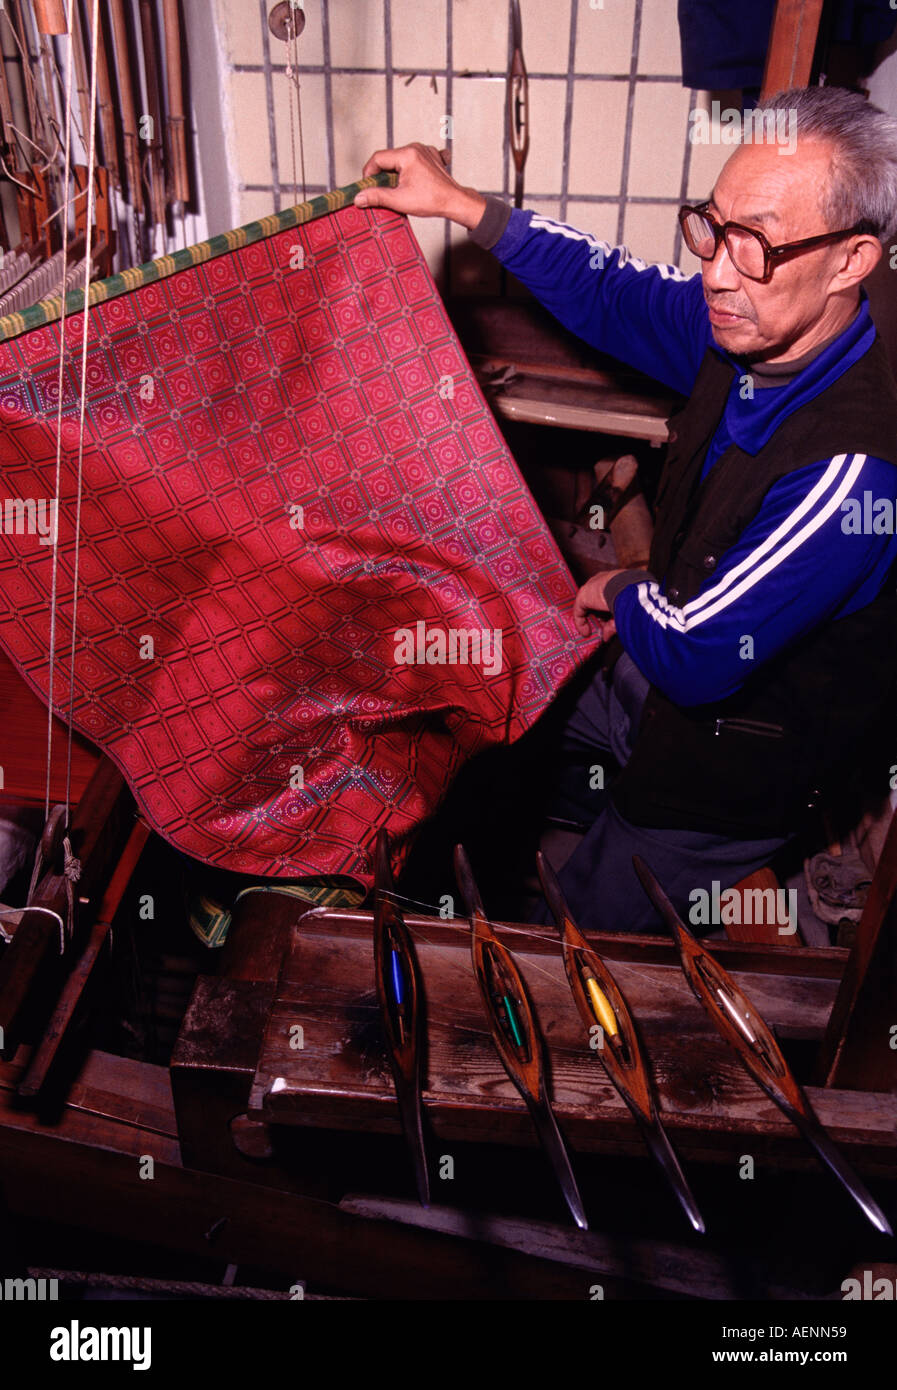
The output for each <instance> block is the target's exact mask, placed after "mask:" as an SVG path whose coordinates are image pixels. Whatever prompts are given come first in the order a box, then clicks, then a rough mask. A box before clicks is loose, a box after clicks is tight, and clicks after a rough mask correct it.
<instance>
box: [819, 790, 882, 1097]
mask: <svg viewBox="0 0 897 1390" xmlns="http://www.w3.org/2000/svg"><path fill="white" fill-rule="evenodd" d="M895 999H897V812H895V813H894V815H893V816H892V817H891V824H890V827H889V829H888V834H887V838H886V840H885V843H884V848H883V849H882V852H881V855H880V857H879V860H878V864H877V866H876V869H875V873H874V875H873V878H872V883H871V885H870V888H869V896H868V898H867V899H866V906H865V907H864V909H863V915H862V917H861V918H860V922H859V926H858V927H857V934H856V941H855V942H854V945H853V949H852V950H851V952H850V955H849V957H848V959H847V965H846V967H845V970H844V978H843V979H842V981H841V986H840V989H839V990H838V994H837V996H836V997H835V1002H834V1004H833V1006H832V1013H831V1017H830V1019H829V1022H828V1027H827V1029H826V1032H825V1037H824V1038H823V1040H822V1044H821V1047H820V1051H819V1058H818V1062H817V1071H816V1080H817V1083H818V1084H820V1085H825V1086H838V1087H848V1088H850V1089H851V1090H856V1091H895V1090H897V1047H895V1045H894V1043H895V1038H894V1036H893V1032H892V1030H893V1027H894V1022H895V1019H894V1001H895Z"/></svg>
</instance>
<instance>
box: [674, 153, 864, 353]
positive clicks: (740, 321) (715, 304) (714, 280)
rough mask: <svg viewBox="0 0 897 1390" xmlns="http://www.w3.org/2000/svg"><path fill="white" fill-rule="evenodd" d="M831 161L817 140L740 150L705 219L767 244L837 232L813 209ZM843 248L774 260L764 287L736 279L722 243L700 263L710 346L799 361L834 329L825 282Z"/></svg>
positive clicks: (840, 258) (839, 260)
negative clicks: (788, 148) (787, 147)
mask: <svg viewBox="0 0 897 1390" xmlns="http://www.w3.org/2000/svg"><path fill="white" fill-rule="evenodd" d="M830 163H831V151H830V147H829V145H828V144H827V143H826V142H823V141H819V140H800V139H799V140H798V142H797V149H796V151H795V153H794V154H790V155H783V154H780V153H779V149H778V148H777V147H776V146H774V145H765V144H752V145H741V146H739V148H738V149H737V150H736V151H735V153H734V154H733V155H732V156H731V158H730V159H729V160H728V161H727V163H726V165H725V167H724V169H723V171H722V173H721V174H720V176H719V179H718V180H717V184H716V187H715V189H714V191H713V196H712V199H711V202H710V207H709V212H710V215H711V216H712V217H713V219H714V221H716V222H740V223H742V224H743V225H744V226H746V227H751V228H755V229H756V230H757V231H760V232H762V233H763V235H764V236H765V237H766V240H767V241H768V242H769V244H770V246H780V245H782V244H783V243H784V242H790V241H800V240H802V239H803V238H804V237H810V236H817V235H819V234H820V233H821V232H828V231H835V230H840V229H838V228H834V227H827V226H826V224H825V220H824V218H823V216H822V213H821V212H820V210H819V198H820V190H821V189H823V188H824V187H825V183H826V181H827V179H828V177H829V171H830ZM845 249H846V246H845V243H844V242H835V243H834V244H833V245H828V246H821V247H816V248H813V249H812V250H810V251H804V252H801V253H800V254H799V255H796V256H794V257H793V258H788V259H785V260H783V261H780V262H779V263H778V264H775V263H774V269H773V272H772V277H771V279H770V280H769V281H768V283H767V284H765V285H763V284H760V282H759V281H757V280H749V279H747V278H746V277H745V276H743V275H740V274H739V272H738V271H737V270H736V269H735V267H734V265H733V264H732V262H731V260H730V259H729V253H728V252H727V250H726V248H725V246H724V245H721V246H720V247H719V248H718V250H717V253H716V256H715V257H714V259H713V260H712V261H702V262H701V274H702V276H703V280H704V298H705V299H706V301H707V305H708V308H709V310H710V323H711V327H712V330H713V337H714V339H715V341H716V342H717V343H718V344H719V346H720V347H721V348H724V349H725V350H726V351H727V352H731V353H733V354H734V355H735V356H737V357H748V358H752V359H755V360H757V361H769V362H774V361H787V360H788V359H789V358H795V357H800V356H802V355H803V353H805V352H808V351H809V350H810V349H811V348H812V347H814V346H815V345H816V343H817V342H822V341H824V340H825V338H826V337H828V336H830V334H831V332H834V331H837V324H836V325H835V326H834V327H832V328H830V327H829V323H830V320H832V319H833V316H834V311H835V304H834V302H833V301H834V297H833V296H832V294H831V292H830V282H831V279H832V275H833V274H834V272H835V270H836V268H837V267H838V266H840V265H843V263H844V255H845Z"/></svg>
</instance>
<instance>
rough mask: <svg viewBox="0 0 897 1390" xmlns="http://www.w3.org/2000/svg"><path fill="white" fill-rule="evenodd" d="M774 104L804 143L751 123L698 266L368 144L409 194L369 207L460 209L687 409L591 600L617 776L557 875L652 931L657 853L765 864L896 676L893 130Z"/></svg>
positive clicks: (834, 112) (861, 114)
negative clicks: (646, 874) (677, 263)
mask: <svg viewBox="0 0 897 1390" xmlns="http://www.w3.org/2000/svg"><path fill="white" fill-rule="evenodd" d="M766 109H767V110H768V111H769V113H770V115H769V119H768V122H767V124H766V127H765V128H766V129H767V130H768V131H769V132H770V133H772V132H774V131H776V130H778V129H781V128H782V127H783V124H785V127H786V128H787V131H788V136H789V142H788V146H785V145H784V144H783V143H780V142H779V141H778V140H777V139H775V138H773V139H771V140H770V141H768V142H763V141H758V140H757V139H756V133H757V132H758V131H759V130H761V126H760V123H759V120H758V118H757V116H756V113H755V116H754V119H753V121H752V126H751V131H752V133H753V135H754V137H755V138H754V139H752V141H751V143H747V140H745V142H744V143H743V144H742V145H740V146H739V147H738V148H737V149H736V150H735V152H734V153H733V154H732V156H731V158H730V159H729V160H728V162H727V163H726V165H725V167H724V169H723V171H722V173H721V174H720V176H719V178H718V180H717V183H716V187H715V188H714V190H713V193H712V196H711V197H710V199H709V200H708V201H707V202H706V203H702V204H701V205H699V206H697V207H692V208H683V209H682V210H681V212H680V214H679V217H680V224H681V227H682V232H683V236H684V239H685V242H686V245H687V246H688V247H689V249H690V250H691V251H692V252H694V254H695V255H696V256H698V257H700V259H701V274H700V276H698V275H695V276H692V277H686V276H684V275H683V274H682V273H681V272H680V271H678V270H676V269H674V268H672V267H670V266H647V265H645V264H644V263H643V262H642V261H639V260H637V259H634V258H632V257H631V256H630V255H629V253H628V251H626V250H625V248H619V247H617V248H611V247H610V246H607V245H605V244H604V243H601V242H599V241H597V240H596V239H595V238H594V237H591V236H587V235H585V234H584V233H582V232H579V231H576V230H575V229H574V228H572V227H568V226H565V225H563V224H561V223H559V222H555V221H552V220H551V219H550V218H547V217H542V216H540V215H539V214H538V213H533V212H529V211H522V210H512V209H509V208H508V207H507V206H506V205H504V204H503V203H502V202H501V201H500V200H498V199H494V198H483V197H481V196H479V195H478V194H477V193H475V192H474V190H472V189H466V188H461V187H459V186H458V185H457V184H456V183H454V182H453V180H452V179H451V178H450V177H449V175H448V174H447V173H446V171H445V168H444V165H443V162H442V158H441V157H440V155H439V154H438V153H437V151H435V150H433V149H426V148H424V147H422V146H419V145H413V146H406V147H405V148H403V149H399V150H386V151H380V152H378V153H376V154H375V155H373V156H372V158H371V159H370V160H369V161H368V163H367V165H366V166H365V170H364V172H365V174H371V173H373V172H375V171H376V170H379V169H395V170H397V171H398V173H399V181H398V186H397V187H396V188H395V189H381V188H377V189H371V190H367V191H365V192H364V193H362V194H359V195H358V197H357V199H356V202H358V203H360V204H363V205H365V206H382V207H390V208H395V209H397V210H399V211H402V212H407V213H413V214H417V215H424V216H426V215H433V216H436V215H441V216H444V217H448V218H450V219H451V220H453V221H457V222H459V223H461V224H462V225H463V226H466V227H467V228H468V229H469V231H470V234H471V236H472V238H473V239H474V240H475V241H476V242H478V243H479V244H480V245H482V246H485V247H488V248H489V249H490V250H491V251H492V252H493V254H494V255H495V256H497V257H498V259H499V260H500V261H501V262H502V264H503V265H505V266H506V267H507V268H508V270H510V271H511V272H512V273H513V274H514V275H515V276H516V277H517V278H518V279H519V280H521V281H522V282H523V284H525V285H527V286H528V287H529V289H530V290H532V292H533V294H534V295H536V297H537V298H538V299H539V300H541V302H542V303H543V304H544V305H545V306H546V307H547V308H548V309H549V310H551V312H552V313H553V314H554V315H555V316H556V317H557V318H558V319H559V320H560V321H561V322H562V323H563V324H565V325H566V327H567V328H569V329H571V330H572V331H573V332H574V333H576V334H578V335H579V336H580V337H582V338H583V339H585V340H586V341H587V342H589V343H591V344H592V345H594V346H595V347H596V348H600V349H601V350H602V351H605V352H609V353H612V354H613V355H614V356H615V357H618V358H621V359H622V360H624V361H626V362H629V363H630V364H631V365H632V366H634V367H637V368H640V369H641V370H642V371H645V372H648V373H649V374H650V375H652V376H654V377H656V378H657V379H658V380H660V381H662V382H664V383H666V384H667V385H668V386H671V387H673V388H674V389H675V390H676V391H678V392H681V393H682V394H683V395H686V396H688V401H687V404H686V405H685V407H684V409H683V410H682V411H681V412H680V413H679V414H678V415H676V416H674V418H673V419H672V421H671V422H670V423H671V428H670V446H669V453H668V457H667V462H666V466H665V469H664V472H663V475H662V477H661V481H660V487H659V491H658V495H657V504H656V522H655V535H654V541H653V546H652V550H651V556H650V570H649V571H631V570H622V571H621V570H617V571H611V572H609V573H604V574H600V575H596V576H595V577H594V578H592V579H590V580H589V581H588V582H587V583H586V584H585V585H584V586H583V587H582V589H580V591H579V594H578V595H577V598H576V602H575V606H574V619H575V621H576V625H577V627H578V628H579V631H580V632H581V633H583V634H587V633H588V632H589V625H590V622H591V621H592V618H591V616H590V615H592V614H596V615H602V614H603V615H606V616H605V619H604V621H603V635H604V637H605V639H608V638H612V637H614V634H616V636H615V639H614V640H612V641H610V643H609V645H608V646H607V647H606V648H605V649H604V657H605V660H604V663H603V669H602V670H601V671H600V672H599V673H598V675H597V676H596V677H595V679H594V680H593V682H592V684H591V685H590V686H589V687H588V689H587V690H586V691H585V693H584V695H583V696H582V698H581V699H580V700H579V703H578V705H577V707H576V710H575V713H574V714H573V717H572V718H571V720H570V722H569V724H568V727H567V735H566V737H567V744H568V747H579V748H581V749H582V750H583V751H584V752H585V753H586V756H587V757H588V756H589V755H590V754H592V755H594V761H596V762H601V760H602V757H603V756H604V755H605V753H606V752H607V751H609V752H610V754H611V755H612V756H613V758H614V760H615V762H616V764H617V765H618V767H619V769H620V770H619V771H618V773H617V775H616V777H615V778H614V780H613V785H612V787H611V791H610V799H609V802H608V803H607V804H606V805H605V806H604V808H603V810H602V811H601V813H600V814H599V815H598V817H597V819H596V820H595V822H594V824H592V826H591V828H590V829H589V831H588V833H587V834H586V835H585V837H584V839H583V841H582V842H581V844H580V845H579V847H578V849H577V850H576V851H575V853H574V854H573V856H572V858H571V859H570V861H569V862H568V863H567V865H566V866H565V867H564V870H563V873H562V875H561V881H562V884H563V886H564V888H565V890H566V892H567V895H568V897H569V900H570V903H571V906H572V907H573V910H574V911H575V912H576V913H577V914H578V915H579V917H580V919H581V921H582V923H583V924H584V925H586V926H588V927H593V928H596V929H603V930H627V929H628V930H635V931H638V930H652V929H656V919H655V918H654V916H653V913H652V910H651V908H650V906H649V905H648V903H647V900H646V899H645V898H644V895H643V893H642V891H641V888H640V886H639V885H638V882H637V879H636V878H635V875H634V872H633V870H632V865H631V859H632V855H633V854H634V853H638V854H641V855H642V856H643V857H644V858H645V860H646V861H647V862H648V863H649V864H650V865H651V866H652V868H654V870H655V872H657V873H658V875H659V876H660V878H661V880H662V881H663V882H664V884H665V885H666V887H667V889H668V891H669V892H670V896H671V897H672V898H673V900H674V902H676V903H677V905H678V906H679V907H680V910H687V908H688V904H689V901H690V899H691V897H692V895H693V894H694V893H695V890H698V889H702V890H704V891H705V892H706V891H707V890H709V889H711V886H712V884H713V883H714V881H716V882H717V883H719V884H720V886H721V887H722V888H725V887H727V886H729V885H731V884H733V883H735V882H737V880H738V879H740V878H742V877H743V876H744V875H745V874H747V873H749V872H751V871H752V870H754V869H756V868H758V867H760V866H762V865H763V864H765V863H766V862H768V859H769V857H770V855H771V854H772V853H773V852H774V851H775V850H776V849H777V848H779V847H780V846H781V845H782V844H783V843H784V842H785V841H786V840H788V839H789V838H790V837H791V836H792V835H793V834H794V832H795V830H796V829H797V828H799V826H800V824H801V820H802V817H803V815H804V814H805V811H806V807H807V804H808V802H810V801H811V800H812V799H813V797H814V796H816V795H818V793H819V792H820V791H822V790H824V789H825V788H827V787H832V786H834V785H835V784H836V780H837V778H838V776H839V775H840V773H841V772H842V771H843V770H844V768H845V767H847V766H849V765H850V763H851V761H852V760H853V759H854V758H855V756H856V752H857V750H858V748H859V746H860V744H861V741H862V738H863V735H864V734H865V733H866V732H867V730H868V728H869V727H871V726H872V725H873V724H874V722H875V720H876V719H878V718H879V717H880V715H881V712H882V709H883V705H884V702H885V700H886V698H887V695H888V692H889V690H890V688H891V685H892V683H893V681H894V678H895V673H897V641H895V638H897V621H895V618H897V598H895V593H894V574H893V568H894V564H895V560H897V537H895V535H894V529H895V528H894V524H893V516H894V503H895V499H897V392H895V388H894V383H893V380H892V377H891V373H890V371H889V368H888V365H887V361H886V358H885V353H884V350H883V347H882V344H881V342H880V340H879V339H878V338H877V336H876V331H875V327H874V325H873V323H872V321H871V319H870V316H869V309H868V303H867V300H866V296H865V293H864V291H863V289H862V282H863V280H864V279H865V278H866V276H868V275H869V273H870V272H871V271H872V270H873V269H874V267H875V266H876V264H877V263H878V261H879V259H880V257H881V255H882V243H883V242H884V243H888V242H889V241H890V239H891V237H892V236H894V234H895V230H897V121H893V120H891V119H890V118H889V117H887V116H886V115H884V114H883V113H882V112H880V111H878V110H877V109H876V108H874V107H872V106H869V105H868V104H867V103H866V102H865V101H864V100H863V99H862V98H861V97H859V96H858V95H856V94H853V93H850V92H847V91H843V90H839V89H833V88H818V89H811V90H806V91H792V92H785V93H782V94H780V95H779V96H778V97H776V98H774V99H773V100H772V101H771V102H768V103H767V104H766ZM776 113H778V114H776ZM782 113H784V118H783V114H782ZM795 129H796V132H797V138H796V140H795V139H794V138H793V136H794V130H795ZM789 148H790V152H789ZM882 499H887V501H888V503H889V504H890V505H889V507H887V506H876V503H880V502H882ZM889 516H890V518H891V520H890V525H889V524H888V517H889ZM892 754H893V750H891V751H890V752H889V753H888V755H887V757H884V755H883V767H882V775H883V781H882V785H883V786H884V785H886V783H885V781H884V778H885V775H886V769H887V766H888V765H889V764H890V763H891V762H894V761H897V758H894V757H893V756H892Z"/></svg>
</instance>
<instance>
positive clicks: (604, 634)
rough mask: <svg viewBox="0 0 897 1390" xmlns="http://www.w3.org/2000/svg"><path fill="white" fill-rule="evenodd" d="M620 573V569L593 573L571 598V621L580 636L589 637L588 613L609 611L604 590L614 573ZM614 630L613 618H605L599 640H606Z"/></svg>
mask: <svg viewBox="0 0 897 1390" xmlns="http://www.w3.org/2000/svg"><path fill="white" fill-rule="evenodd" d="M622 573H623V571H622V570H602V571H601V573H600V574H593V575H592V577H591V579H587V580H586V582H585V584H583V586H582V588H581V589H580V591H579V593H578V594H577V595H576V598H575V599H574V600H573V622H574V623H575V625H576V630H577V632H578V633H580V635H581V636H583V637H591V635H592V625H591V622H590V620H589V614H590V613H609V612H610V609H609V608H608V605H607V600H606V599H605V597H604V590H605V587H606V585H607V582H608V580H609V579H613V577H614V575H615V574H622ZM616 630H617V629H616V626H615V624H614V621H613V618H607V619H606V620H605V621H604V623H603V624H602V626H601V630H600V635H601V640H602V641H604V642H607V641H608V640H609V639H610V638H611V637H613V635H614V633H615V632H616Z"/></svg>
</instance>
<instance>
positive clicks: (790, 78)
mask: <svg viewBox="0 0 897 1390" xmlns="http://www.w3.org/2000/svg"><path fill="white" fill-rule="evenodd" d="M822 6H823V0H778V3H777V4H776V12H775V17H774V18H773V21H772V30H771V32H770V35H769V48H768V50H767V53H766V68H765V70H764V73H763V86H762V89H761V91H760V100H761V102H762V101H764V100H765V98H766V97H770V96H773V95H774V93H776V92H786V91H788V90H789V89H790V88H791V87H808V86H809V84H810V77H811V74H812V71H813V54H814V53H815V52H816V40H817V38H818V36H819V23H820V20H821V19H822Z"/></svg>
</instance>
